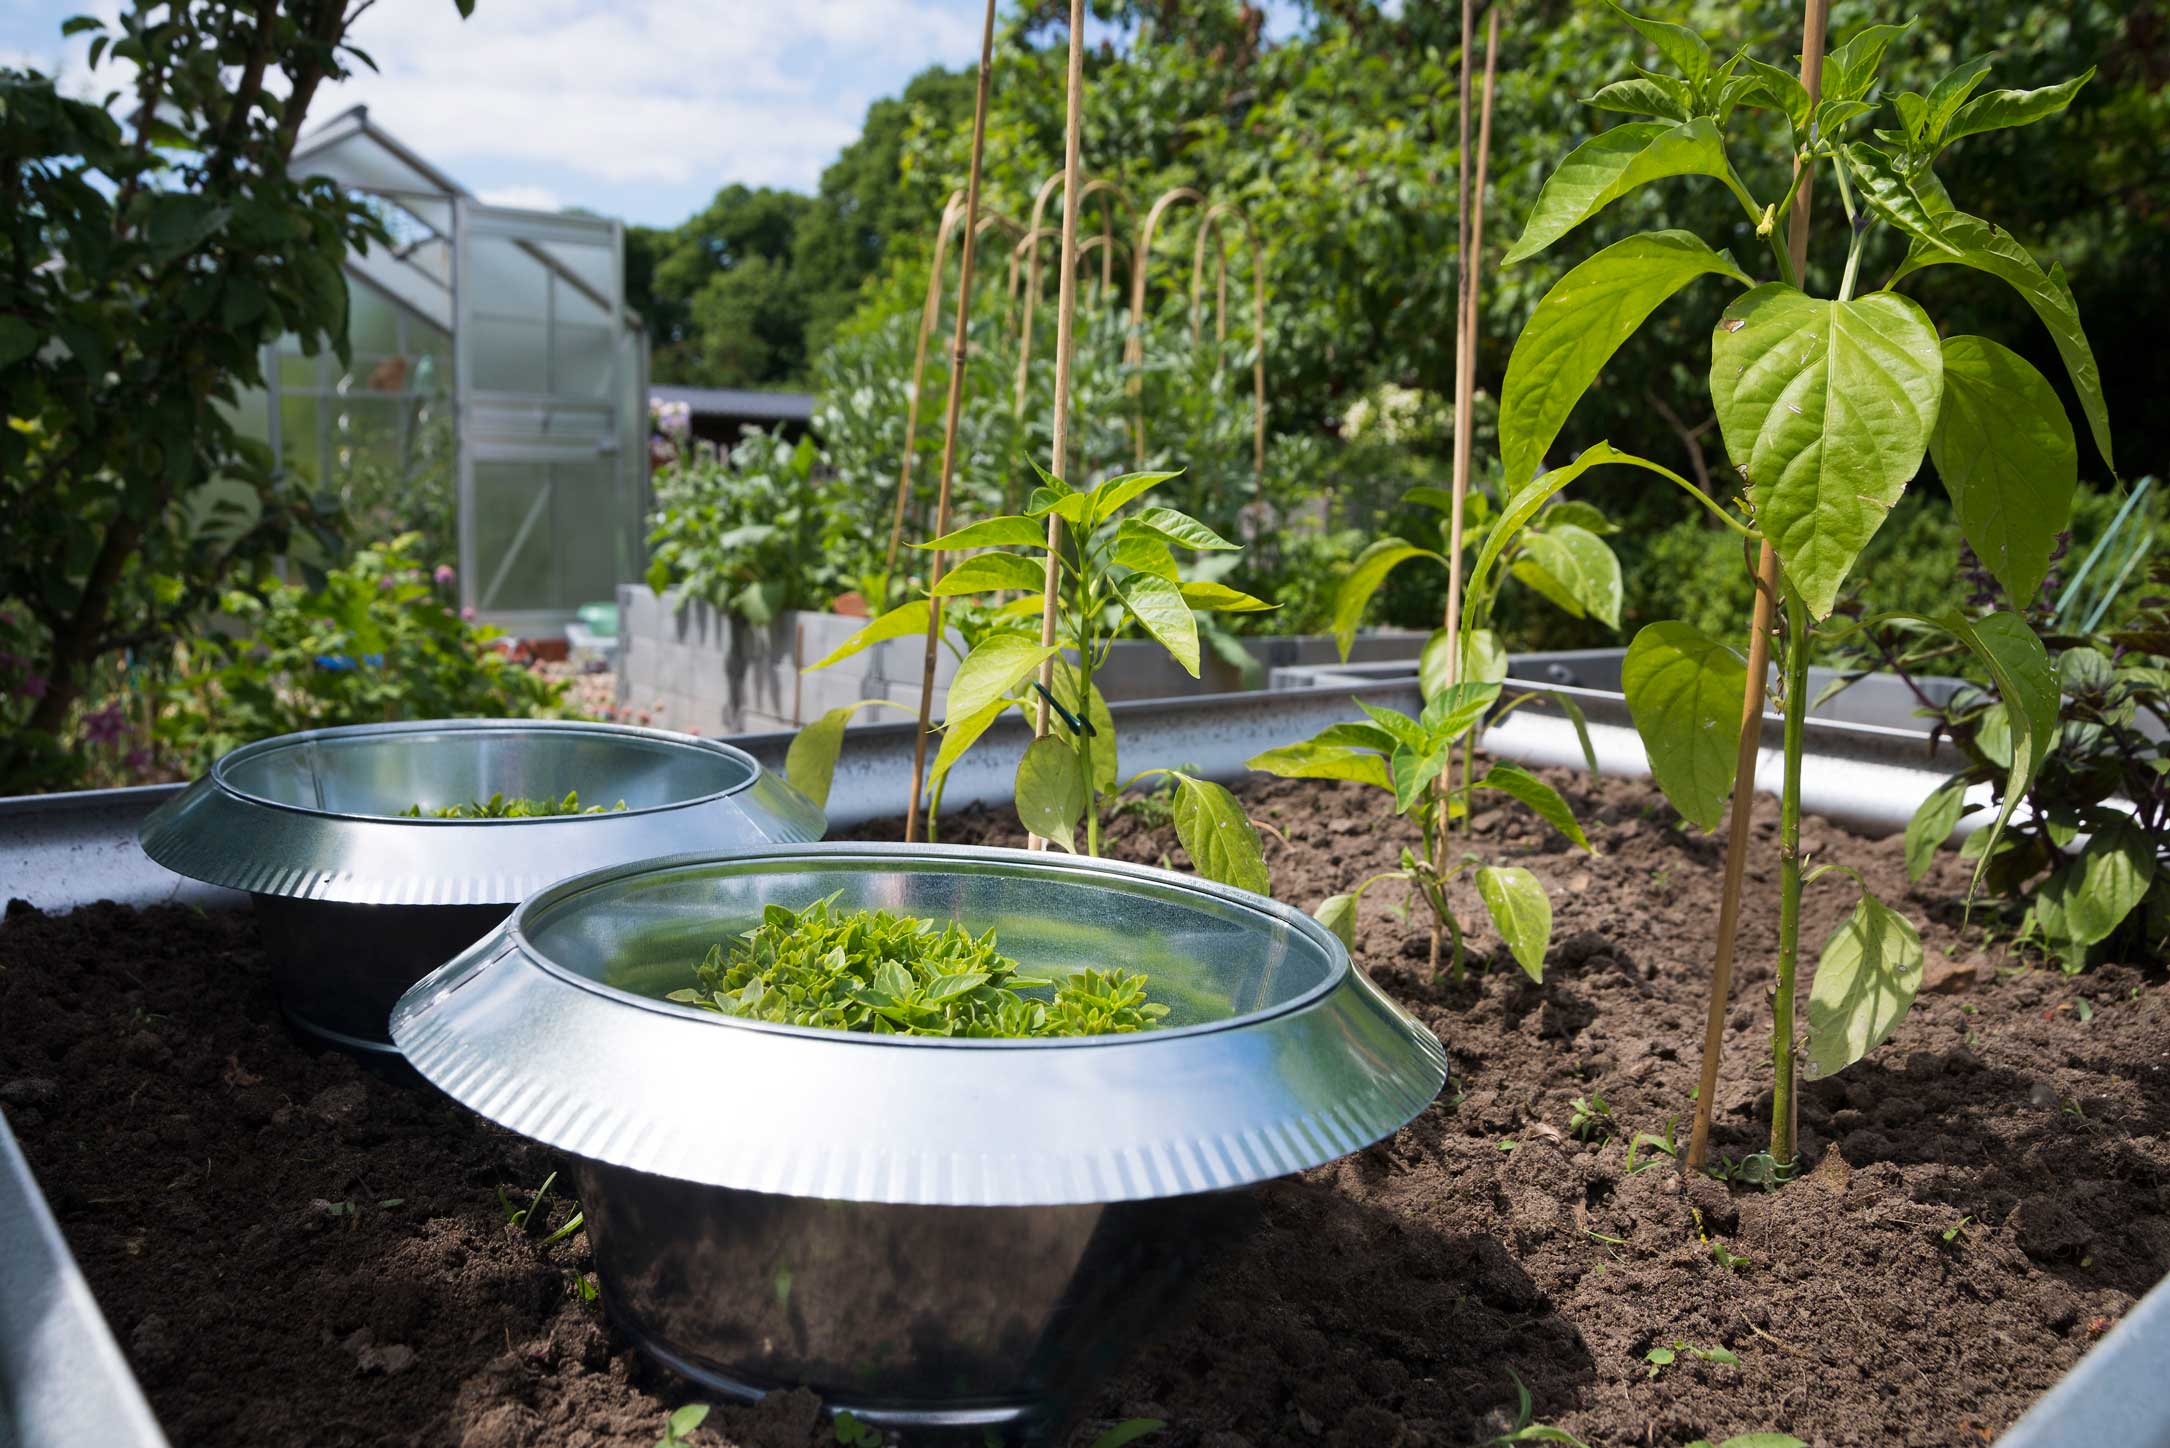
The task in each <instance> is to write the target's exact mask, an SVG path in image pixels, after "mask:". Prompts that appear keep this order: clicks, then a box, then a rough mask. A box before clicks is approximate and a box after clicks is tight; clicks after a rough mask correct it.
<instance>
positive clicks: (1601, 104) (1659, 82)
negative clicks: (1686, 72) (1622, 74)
mask: <svg viewBox="0 0 2170 1448" xmlns="http://www.w3.org/2000/svg"><path fill="white" fill-rule="evenodd" d="M1583 104H1584V105H1586V106H1589V107H1591V108H1592V109H1594V110H1600V111H1620V112H1622V113H1624V114H1626V115H1630V116H1656V117H1658V118H1659V119H1660V120H1666V121H1673V122H1680V121H1685V120H1686V119H1688V88H1687V86H1685V85H1683V84H1682V83H1681V82H1679V81H1677V80H1675V79H1673V78H1672V77H1671V76H1669V75H1648V76H1644V75H1639V76H1632V77H1630V78H1629V79H1627V80H1616V81H1614V82H1613V83H1612V84H1611V85H1609V86H1606V87H1604V88H1603V89H1601V90H1600V91H1598V93H1597V94H1596V95H1593V96H1590V97H1588V98H1586V99H1585V100H1584V101H1583Z"/></svg>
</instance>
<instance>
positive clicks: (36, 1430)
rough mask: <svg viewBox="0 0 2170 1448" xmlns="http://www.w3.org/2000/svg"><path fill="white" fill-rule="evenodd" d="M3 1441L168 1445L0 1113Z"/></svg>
mask: <svg viewBox="0 0 2170 1448" xmlns="http://www.w3.org/2000/svg"><path fill="white" fill-rule="evenodd" d="M0 1444H4V1445H7V1448H18V1445H19V1448H167V1445H166V1436H165V1434H163V1433H161V1432H160V1431H159V1429H158V1420H157V1419H156V1418H154V1417H152V1416H151V1408H150V1405H149V1404H148V1403H146V1402H145V1401H144V1399H143V1389H142V1388H141V1387H139V1386H137V1384H136V1379H135V1375H134V1374H133V1373H131V1372H129V1370H128V1362H127V1359H125V1358H123V1357H122V1356H121V1350H120V1347H119V1345H118V1344H117V1343H115V1342H114V1341H113V1333H112V1330H111V1329H110V1328H108V1327H107V1326H106V1321H105V1318H104V1316H103V1315H102V1314H100V1312H99V1311H98V1304H97V1302H96V1301H95V1300H93V1299H92V1297H91V1295H90V1287H89V1285H88V1284H86V1283H85V1282H84V1281H83V1274H82V1273H81V1272H80V1271H79V1270H78V1269H77V1268H76V1265H75V1258H74V1257H72V1256H70V1255H69V1252H68V1245H67V1243H66V1242H64V1241H62V1240H61V1236H60V1226H59V1224H58V1223H56V1222H55V1221H54V1220H53V1214H52V1211H51V1210H50V1209H49V1208H48V1207H47V1206H46V1205H45V1198H44V1196H43V1195H42V1194H40V1193H39V1191H38V1184H37V1181H36V1180H35V1179H34V1178H33V1177H32V1176H31V1174H30V1163H29V1162H27V1161H25V1160H24V1159H23V1153H22V1148H21V1147H19V1146H17V1145H16V1142H15V1135H14V1133H13V1132H11V1131H10V1130H9V1129H8V1124H7V1118H6V1116H5V1115H4V1114H0Z"/></svg>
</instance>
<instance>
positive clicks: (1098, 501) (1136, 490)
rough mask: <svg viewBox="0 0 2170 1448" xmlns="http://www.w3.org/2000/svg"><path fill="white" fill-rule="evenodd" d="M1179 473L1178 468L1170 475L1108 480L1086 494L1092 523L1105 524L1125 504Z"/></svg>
mask: <svg viewBox="0 0 2170 1448" xmlns="http://www.w3.org/2000/svg"><path fill="white" fill-rule="evenodd" d="M1181 473H1182V469H1180V468H1178V469H1177V470H1176V471H1175V472H1172V473H1125V474H1123V475H1122V476H1121V477H1119V478H1109V479H1108V480H1107V481H1106V482H1104V483H1102V484H1101V485H1100V486H1099V487H1097V488H1094V489H1093V490H1092V492H1091V493H1089V494H1087V496H1088V497H1089V498H1090V499H1091V500H1092V521H1093V523H1094V524H1100V523H1105V522H1106V521H1107V520H1108V519H1110V518H1112V517H1114V516H1115V515H1116V514H1117V513H1118V512H1121V511H1122V509H1123V506H1124V505H1125V504H1127V503H1130V502H1132V501H1133V500H1135V499H1137V498H1138V497H1140V496H1141V495H1143V494H1144V493H1146V492H1147V491H1148V490H1150V489H1153V488H1157V487H1159V486H1160V485H1161V484H1162V483H1165V482H1167V481H1168V480H1169V479H1170V478H1173V477H1178V476H1180V475H1181Z"/></svg>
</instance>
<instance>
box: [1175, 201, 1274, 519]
mask: <svg viewBox="0 0 2170 1448" xmlns="http://www.w3.org/2000/svg"><path fill="white" fill-rule="evenodd" d="M1231 218H1233V219H1234V220H1236V221H1238V222H1241V223H1242V225H1243V240H1244V245H1245V247H1246V248H1247V249H1248V252H1249V255H1250V258H1251V334H1252V339H1253V340H1254V341H1255V342H1256V343H1257V344H1258V345H1257V351H1256V352H1255V353H1254V354H1253V356H1252V358H1251V468H1252V472H1253V475H1254V479H1255V484H1256V488H1257V493H1258V500H1259V501H1260V502H1262V503H1263V502H1264V501H1265V497H1266V253H1265V249H1264V248H1263V247H1262V246H1260V245H1259V240H1258V228H1257V227H1255V226H1253V225H1252V224H1251V217H1250V213H1248V212H1246V211H1245V210H1244V209H1243V208H1242V207H1240V206H1238V205H1236V204H1235V203H1234V202H1233V201H1222V202H1217V203H1216V204H1214V205H1212V206H1209V207H1207V208H1206V213H1205V216H1204V218H1203V219H1202V220H1200V222H1199V223H1198V241H1197V245H1196V246H1195V248H1194V249H1193V251H1192V253H1191V274H1190V311H1191V346H1193V347H1196V346H1197V345H1198V341H1199V322H1200V319H1201V316H1202V311H1201V308H1200V306H1199V300H1200V297H1201V295H1202V290H1203V286H1204V282H1205V259H1206V233H1207V231H1208V230H1210V231H1211V232H1212V233H1213V237H1214V239H1215V240H1216V241H1217V242H1218V243H1219V253H1220V262H1219V267H1218V274H1217V276H1216V278H1215V280H1216V291H1217V293H1218V296H1217V300H1216V304H1215V307H1214V314H1213V340H1214V341H1215V342H1216V343H1222V342H1226V341H1227V340H1228V241H1227V223H1228V221H1229V220H1230V219H1231Z"/></svg>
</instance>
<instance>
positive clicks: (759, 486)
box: [648, 429, 873, 625]
mask: <svg viewBox="0 0 2170 1448" xmlns="http://www.w3.org/2000/svg"><path fill="white" fill-rule="evenodd" d="M818 461H819V455H818V454H817V453H816V451H815V449H814V443H813V440H812V439H811V438H802V439H801V440H800V441H799V442H798V443H797V444H796V445H794V444H792V443H788V442H786V441H784V440H783V439H782V438H779V437H774V436H771V435H770V434H768V433H765V432H761V431H759V430H758V429H754V430H750V431H749V433H748V435H747V436H746V438H745V439H744V440H743V441H741V442H740V443H739V445H738V446H737V447H735V448H733V449H731V452H730V455H729V457H728V458H726V457H724V456H722V455H720V454H718V453H717V451H716V450H715V448H714V447H713V446H711V445H710V444H708V443H706V442H700V443H696V444H695V445H694V449H693V453H692V456H690V457H682V458H676V459H673V460H672V461H671V462H670V463H668V464H666V465H665V466H664V467H662V468H661V469H659V470H658V471H657V472H656V474H655V481H654V488H655V498H656V510H655V517H654V527H653V529H652V531H651V532H650V533H649V534H648V560H649V561H648V586H649V587H650V588H653V589H655V590H656V591H657V592H659V593H660V592H662V591H663V590H665V589H675V590H677V591H678V593H679V594H680V595H681V596H682V597H684V598H692V599H699V600H701V601H702V602H704V603H707V604H708V605H710V606H711V607H713V608H715V609H717V610H719V611H721V612H723V613H727V614H731V615H734V616H736V617H738V618H742V619H744V620H746V622H748V623H751V624H756V625H759V624H766V623H768V622H769V621H771V620H772V619H774V618H775V617H776V616H777V615H778V614H780V613H782V612H783V611H784V610H786V609H794V608H813V609H819V608H826V607H827V606H828V604H829V601H830V600H831V599H832V598H834V597H835V596H836V595H837V594H839V593H842V592H845V591H847V590H848V589H850V588H852V587H854V586H855V585H856V584H857V582H858V581H859V579H860V578H861V577H863V576H864V573H862V572H859V571H855V570H857V569H862V568H867V567H869V566H870V565H871V563H872V561H873V559H872V555H871V553H862V552H857V551H855V550H854V549H853V548H852V547H851V546H850V545H851V542H852V541H853V540H859V539H863V538H864V537H865V532H866V530H865V526H864V522H865V520H864V519H863V518H860V517H857V516H853V515H852V512H851V508H850V505H849V504H848V502H847V500H846V499H844V498H843V497H842V496H841V495H840V494H839V492H838V490H837V489H835V488H834V487H833V486H831V485H830V481H829V479H828V478H826V477H823V476H817V464H818Z"/></svg>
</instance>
